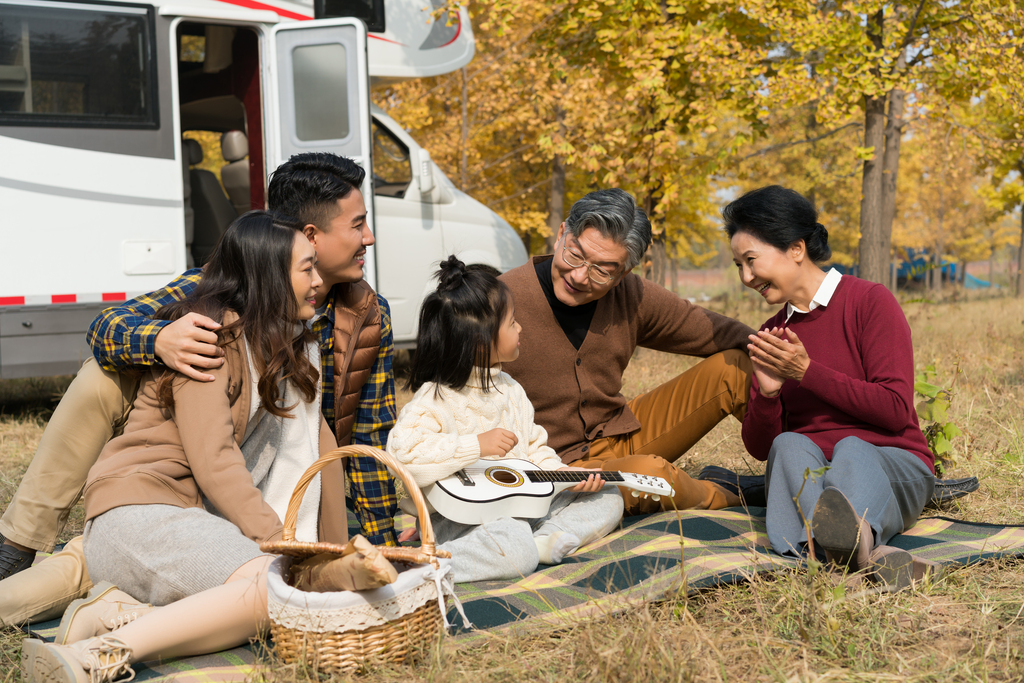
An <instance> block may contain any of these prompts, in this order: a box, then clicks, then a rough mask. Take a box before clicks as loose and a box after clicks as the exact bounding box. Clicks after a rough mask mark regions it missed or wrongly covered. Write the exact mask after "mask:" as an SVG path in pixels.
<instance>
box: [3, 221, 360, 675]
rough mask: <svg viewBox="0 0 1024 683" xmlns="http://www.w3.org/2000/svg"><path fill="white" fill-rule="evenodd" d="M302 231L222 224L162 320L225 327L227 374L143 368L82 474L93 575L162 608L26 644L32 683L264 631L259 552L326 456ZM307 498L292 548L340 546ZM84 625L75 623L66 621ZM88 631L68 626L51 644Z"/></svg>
mask: <svg viewBox="0 0 1024 683" xmlns="http://www.w3.org/2000/svg"><path fill="white" fill-rule="evenodd" d="M300 228H301V225H297V224H293V223H291V222H290V221H288V220H285V219H283V218H281V217H276V216H274V215H272V214H268V213H266V212H263V211H251V212H249V213H247V214H245V215H243V216H241V217H240V218H238V219H237V220H236V221H235V222H234V223H232V224H231V226H230V227H229V228H228V229H227V231H226V232H225V233H224V236H223V238H222V239H221V241H220V243H219V244H218V246H217V248H216V250H215V251H214V253H213V255H212V256H211V258H210V262H209V263H208V264H207V266H206V268H205V271H204V274H203V279H202V281H201V282H200V284H199V285H198V287H197V288H196V290H195V291H194V292H193V294H192V295H191V296H190V297H189V298H187V299H185V300H184V301H181V302H179V303H177V304H172V305H170V306H167V307H165V308H163V309H161V311H160V313H159V316H160V317H161V318H165V319H177V318H180V317H181V316H183V315H185V314H186V313H189V312H192V311H195V312H199V313H201V314H203V315H205V316H208V317H210V318H212V319H214V320H217V321H219V322H220V323H221V324H222V326H221V328H220V329H219V330H218V337H219V345H220V347H221V348H222V349H223V352H224V355H225V359H226V361H227V362H226V363H224V365H222V366H221V367H220V368H218V369H215V370H211V371H210V372H211V374H213V375H214V376H215V380H214V381H212V382H199V381H193V380H190V379H187V378H186V377H184V376H183V375H179V374H176V373H172V372H171V371H168V370H164V369H159V368H153V369H152V370H150V371H149V372H148V373H147V374H146V375H145V376H144V377H143V378H142V382H141V386H140V388H139V391H138V398H137V399H136V401H135V404H134V408H133V410H132V413H131V415H130V417H129V419H128V423H127V424H126V426H125V430H124V434H123V435H122V436H120V437H117V438H115V439H113V440H112V441H110V442H109V443H108V444H107V446H106V448H105V449H104V450H103V453H102V454H101V455H100V458H99V460H98V461H97V463H96V465H95V466H93V468H92V470H91V471H90V473H89V478H88V481H87V483H86V488H85V509H86V520H87V522H86V528H85V535H84V547H85V554H86V556H87V561H88V566H89V572H90V574H91V575H92V577H93V579H94V580H95V581H108V582H112V583H115V584H117V585H118V586H120V588H121V589H123V590H125V591H127V592H128V593H130V594H131V596H134V597H135V598H137V599H139V600H142V601H145V602H150V603H153V604H155V605H167V606H166V607H161V608H160V609H157V610H154V611H152V612H151V613H149V614H145V615H143V616H141V617H140V618H138V620H136V621H134V622H133V623H130V624H128V625H127V626H124V627H123V628H121V629H119V630H118V631H117V632H116V633H115V634H113V635H101V636H96V637H92V638H87V639H84V640H81V641H78V642H74V643H72V644H71V645H53V644H44V643H42V642H41V641H38V640H31V639H29V640H26V641H25V643H24V651H23V668H24V674H25V679H26V681H33V682H36V681H38V682H40V683H42V682H45V683H64V682H68V683H71V682H75V683H78V682H84V681H90V682H91V683H103V682H107V681H113V680H116V679H117V678H119V677H120V676H122V675H125V674H130V673H132V671H131V668H130V664H131V663H132V662H137V661H145V660H148V659H154V658H169V657H175V656H183V655H193V654H201V653H205V652H216V651H219V650H222V649H225V648H228V647H233V646H236V645H240V644H242V643H244V642H246V641H247V640H248V639H249V638H250V637H252V636H253V635H255V634H256V633H257V631H258V630H260V629H262V628H264V626H265V622H266V619H267V606H266V584H265V578H266V572H267V567H268V566H269V564H270V561H271V560H272V559H273V558H272V557H270V556H267V555H264V554H262V553H261V552H260V549H259V543H260V542H262V541H266V540H268V539H274V538H277V537H279V535H280V533H281V530H282V525H281V521H280V520H281V519H282V518H283V517H284V512H285V509H286V506H287V500H288V497H289V496H290V494H291V492H292V489H293V488H294V485H295V483H296V481H297V480H298V478H299V476H300V475H301V473H302V472H303V471H305V469H306V468H307V467H308V466H309V465H310V464H312V462H313V461H314V460H316V458H317V457H319V454H320V453H323V452H325V451H328V450H331V449H332V448H334V446H335V442H334V438H333V435H332V433H331V430H330V429H329V428H328V427H327V425H326V424H324V421H323V417H321V415H320V400H319V399H320V395H319V386H320V376H319V349H318V347H317V344H316V342H315V340H314V338H313V336H312V334H311V333H310V332H309V331H308V329H307V328H306V327H305V326H304V325H303V321H305V320H309V319H310V318H312V316H313V314H314V296H315V294H316V290H317V288H318V287H319V286H320V284H321V279H320V277H319V275H318V274H317V272H316V254H315V251H314V249H313V246H312V245H311V244H310V242H309V241H308V240H307V239H306V238H305V237H304V236H303V234H302V232H301V230H300ZM335 489H337V487H331V486H329V485H328V486H325V487H323V488H322V490H320V488H319V487H318V484H317V483H316V482H314V484H313V488H311V492H312V491H313V490H317V491H318V492H319V494H320V496H319V497H320V498H321V500H323V499H327V498H330V497H334V498H335V499H338V498H340V499H343V498H344V495H345V492H344V490H335ZM317 497H318V496H316V495H309V494H307V503H308V505H304V506H303V508H302V509H301V511H300V515H299V523H298V529H297V535H298V537H299V538H300V539H302V540H315V539H317V538H320V539H322V540H329V541H333V542H336V543H337V542H342V543H343V542H344V541H345V538H346V536H347V531H346V529H345V520H343V519H339V520H333V519H323V518H319V519H318V505H317ZM310 499H311V500H310ZM88 618H89V615H88V610H81V611H75V612H73V611H72V610H69V613H68V615H66V617H65V620H66V621H68V620H69V619H72V620H74V619H78V620H80V621H81V620H86V619H88ZM91 628H92V627H91V625H90V624H84V625H83V624H75V623H65V624H62V628H61V632H62V633H63V634H75V633H89V632H90V629H91ZM103 630H105V629H102V628H100V629H95V630H93V631H91V632H102V631H103ZM73 639H74V638H72V640H73Z"/></svg>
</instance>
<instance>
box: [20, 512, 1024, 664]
mask: <svg viewBox="0 0 1024 683" xmlns="http://www.w3.org/2000/svg"><path fill="white" fill-rule="evenodd" d="M409 523H410V522H409V520H408V519H406V520H404V521H403V522H402V523H401V524H400V526H407V525H408V524H409ZM890 543H891V544H892V545H894V546H897V547H899V548H902V549H904V550H908V551H910V552H912V553H914V554H915V555H919V556H922V557H924V558H926V559H929V560H935V561H938V562H942V563H945V564H951V565H952V564H958V565H967V564H974V563H976V562H980V561H983V560H986V559H990V558H998V557H1024V526H1000V525H995V524H982V523H977V522H961V521H956V520H952V519H946V518H943V517H929V518H925V519H922V520H920V521H918V523H917V525H916V526H915V527H914V528H913V529H911V530H910V531H908V532H907V533H904V534H901V535H899V536H897V537H896V538H894V539H892V541H890ZM801 564H802V563H801V562H800V561H799V560H795V559H789V558H784V557H782V556H780V555H777V554H775V553H774V552H772V551H771V550H770V549H769V545H768V537H767V534H766V533H765V526H764V508H750V509H749V510H744V509H741V508H731V509H727V510H716V511H696V510H694V511H686V512H680V513H674V512H665V513H661V514H657V515H651V516H648V517H632V518H627V519H626V520H624V521H623V525H622V528H621V529H619V530H618V531H616V532H613V533H612V534H610V535H608V536H607V537H605V538H603V539H601V540H600V541H597V542H595V543H592V544H590V545H588V546H586V547H584V548H582V549H581V550H580V551H579V552H578V553H576V554H575V555H573V556H572V557H570V558H568V559H566V561H565V562H563V563H562V564H561V565H558V566H553V567H545V566H542V567H540V568H538V570H537V571H536V572H535V573H533V574H531V575H529V576H525V577H523V578H521V579H519V580H518V581H511V582H509V581H487V582H479V583H473V584H460V585H459V586H458V587H457V593H458V595H459V598H460V599H461V600H462V604H463V607H464V609H465V611H466V616H467V617H468V618H469V619H470V621H471V622H473V625H474V626H475V627H476V628H477V629H485V630H490V631H495V630H498V631H508V630H512V629H515V630H519V629H524V630H525V629H533V628H537V627H545V626H547V627H551V626H555V627H558V626H571V625H573V624H576V623H579V622H580V621H583V620H586V619H592V618H595V617H599V616H604V615H608V614H614V613H616V612H620V611H622V610H624V609H627V608H629V607H630V606H632V605H636V604H639V603H642V602H644V601H654V600H664V599H670V598H672V597H674V596H678V595H682V594H686V593H689V592H691V591H694V590H697V589H700V588H705V587H709V586H713V585H718V584H726V583H736V582H738V581H743V580H746V579H747V578H749V577H750V576H752V575H753V574H755V573H759V572H768V571H776V570H779V569H785V568H792V567H798V566H800V565H801ZM448 619H449V621H450V622H451V623H452V624H453V625H454V626H453V629H452V633H453V635H454V636H455V637H456V638H459V639H462V640H465V641H467V642H472V641H473V640H475V639H476V638H480V637H482V636H480V635H479V633H480V632H479V631H469V630H467V629H465V628H464V626H463V625H462V619H461V618H460V617H459V616H458V614H457V612H456V611H455V609H454V607H453V608H452V609H450V610H449V614H448ZM56 626H57V623H56V622H48V623H47V624H39V625H37V626H36V627H34V628H32V629H31V630H32V632H33V633H35V634H38V635H39V636H42V637H46V636H49V637H51V638H52V635H53V633H54V632H55V631H56ZM258 660H259V658H258V657H257V656H256V655H255V654H254V652H253V650H252V648H251V647H242V648H235V649H234V650H229V651H226V652H220V653H217V654H214V655H207V656H204V657H192V658H188V659H180V660H173V661H169V662H163V663H159V664H157V663H151V664H149V665H137V666H136V667H135V669H136V679H135V680H137V681H154V682H159V683H166V682H169V681H176V682H181V683H223V682H227V681H245V680H246V679H247V677H250V676H252V674H253V673H254V671H255V670H256V669H257V668H258V666H259V665H258Z"/></svg>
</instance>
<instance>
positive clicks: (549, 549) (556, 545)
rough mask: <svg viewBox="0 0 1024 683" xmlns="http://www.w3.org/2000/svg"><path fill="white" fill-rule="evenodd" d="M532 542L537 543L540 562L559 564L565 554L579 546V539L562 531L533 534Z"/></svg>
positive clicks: (569, 553)
mask: <svg viewBox="0 0 1024 683" xmlns="http://www.w3.org/2000/svg"><path fill="white" fill-rule="evenodd" d="M533 542H534V543H536V544H537V555H539V556H540V563H541V564H559V563H560V562H561V561H562V560H564V559H565V556H566V555H571V554H572V553H574V552H576V549H577V548H579V547H580V539H578V538H576V537H575V536H573V535H572V534H570V533H566V532H564V531H556V532H555V533H553V534H545V535H543V536H534V537H533Z"/></svg>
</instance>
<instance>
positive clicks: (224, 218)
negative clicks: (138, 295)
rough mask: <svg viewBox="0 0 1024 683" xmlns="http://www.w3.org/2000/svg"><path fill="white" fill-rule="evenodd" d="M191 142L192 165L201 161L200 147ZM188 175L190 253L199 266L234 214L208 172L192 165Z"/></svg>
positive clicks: (190, 159)
mask: <svg viewBox="0 0 1024 683" xmlns="http://www.w3.org/2000/svg"><path fill="white" fill-rule="evenodd" d="M191 142H193V143H194V144H192V145H189V157H190V158H189V161H191V163H192V164H193V165H194V164H198V163H200V162H201V161H202V160H203V148H202V147H201V146H200V145H199V143H198V142H196V141H195V140H192V141H191ZM197 150H198V151H197ZM189 178H190V180H191V185H192V210H193V211H194V212H195V232H194V234H193V238H192V256H193V258H194V259H195V265H197V266H202V265H204V264H205V263H206V261H207V260H208V259H209V258H210V254H211V253H213V248H214V247H215V246H217V241H218V240H220V236H221V235H223V234H224V230H225V229H227V227H228V225H230V223H231V221H233V220H235V218H237V217H238V214H237V213H235V209H234V207H233V206H231V202H230V201H228V198H227V195H225V194H224V190H223V189H221V186H220V183H219V182H218V181H217V176H215V175H214V174H213V173H212V172H210V171H206V170H203V169H201V168H193V169H192V170H191V171H189Z"/></svg>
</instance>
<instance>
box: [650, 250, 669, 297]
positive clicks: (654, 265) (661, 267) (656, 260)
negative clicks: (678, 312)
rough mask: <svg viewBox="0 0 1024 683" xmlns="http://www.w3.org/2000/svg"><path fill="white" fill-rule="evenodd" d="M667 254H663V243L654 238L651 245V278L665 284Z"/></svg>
mask: <svg viewBox="0 0 1024 683" xmlns="http://www.w3.org/2000/svg"><path fill="white" fill-rule="evenodd" d="M667 260H668V259H667V256H666V254H665V243H664V242H662V241H661V240H659V239H657V238H655V240H654V243H653V244H652V245H651V278H650V279H651V280H652V281H653V282H656V283H657V284H659V285H661V286H662V287H664V286H665V271H666V267H665V266H666V261H667Z"/></svg>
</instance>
